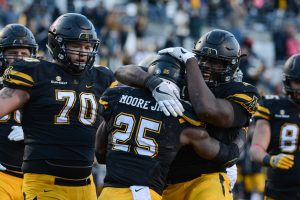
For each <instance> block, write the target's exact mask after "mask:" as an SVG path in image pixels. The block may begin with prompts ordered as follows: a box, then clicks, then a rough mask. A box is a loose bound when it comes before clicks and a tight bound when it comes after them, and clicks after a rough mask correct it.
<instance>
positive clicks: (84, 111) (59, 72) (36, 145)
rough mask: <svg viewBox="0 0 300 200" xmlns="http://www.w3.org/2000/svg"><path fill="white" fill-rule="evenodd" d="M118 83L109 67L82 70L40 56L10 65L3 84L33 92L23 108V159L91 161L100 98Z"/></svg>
mask: <svg viewBox="0 0 300 200" xmlns="http://www.w3.org/2000/svg"><path fill="white" fill-rule="evenodd" d="M115 84H116V81H115V78H114V76H113V73H112V72H111V71H110V70H109V69H108V68H106V67H92V68H89V69H85V70H84V71H83V72H82V73H81V74H80V75H73V74H69V73H67V72H66V71H65V70H64V69H63V68H62V67H60V66H59V65H57V64H55V63H51V62H47V61H44V60H38V59H25V60H19V61H17V62H15V63H14V64H13V66H10V67H8V68H7V69H6V71H5V73H4V86H5V87H8V88H15V89H21V90H25V91H27V92H28V93H29V94H30V100H29V101H28V102H27V103H26V104H25V105H24V106H23V108H22V112H23V113H22V114H23V116H22V127H23V130H24V134H25V151H24V161H34V160H48V159H49V160H61V161H77V163H79V165H80V163H81V162H83V163H92V162H93V159H94V143H95V133H96V130H97V127H98V125H99V121H100V119H99V117H100V116H99V106H98V105H99V104H98V100H99V99H100V96H101V95H102V93H103V92H104V90H105V89H107V88H108V87H111V86H114V85H115ZM24 172H26V171H24Z"/></svg>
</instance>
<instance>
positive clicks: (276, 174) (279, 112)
mask: <svg viewBox="0 0 300 200" xmlns="http://www.w3.org/2000/svg"><path fill="white" fill-rule="evenodd" d="M283 77H284V78H283V85H284V89H285V92H286V95H285V96H275V95H271V96H270V95H266V96H264V97H263V98H262V99H261V102H259V105H258V108H257V111H256V113H255V114H254V119H255V120H257V121H256V127H255V131H254V136H253V139H252V145H251V149H250V150H251V156H252V160H253V161H255V162H257V163H260V164H261V165H263V166H267V167H268V168H267V180H266V184H265V194H264V195H265V199H280V200H286V199H289V200H293V199H300V192H299V191H300V178H299V177H300V156H299V126H300V122H299V112H300V109H299V105H300V95H299V94H300V93H299V91H300V54H296V55H293V56H291V57H290V58H289V59H288V60H287V61H286V63H285V65H284V69H283Z"/></svg>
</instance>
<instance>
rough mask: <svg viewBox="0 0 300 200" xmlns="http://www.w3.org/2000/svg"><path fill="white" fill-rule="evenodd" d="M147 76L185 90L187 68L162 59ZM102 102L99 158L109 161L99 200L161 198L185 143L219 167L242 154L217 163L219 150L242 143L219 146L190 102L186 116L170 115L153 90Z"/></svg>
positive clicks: (118, 91) (129, 91) (124, 91)
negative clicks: (160, 79) (154, 95)
mask: <svg viewBox="0 0 300 200" xmlns="http://www.w3.org/2000/svg"><path fill="white" fill-rule="evenodd" d="M148 72H149V73H150V74H153V75H155V76H158V77H160V78H162V79H163V81H164V82H166V84H167V85H172V86H173V87H175V88H178V90H179V91H182V89H183V85H184V84H185V81H184V79H185V69H184V67H183V66H182V63H181V62H180V61H179V60H177V59H175V58H173V57H171V56H170V55H162V56H159V57H158V58H156V59H155V60H154V61H153V62H152V63H151V64H150V67H149V68H148ZM179 88H181V89H179ZM100 103H101V104H102V105H103V110H102V116H103V117H104V119H105V121H104V122H103V123H102V124H101V126H100V128H99V130H98V135H99V136H98V137H99V138H97V142H98V143H99V144H98V147H97V152H98V154H96V155H97V158H98V161H99V162H100V163H104V162H105V160H106V165H107V175H106V177H105V184H104V189H103V191H102V193H101V195H100V197H99V200H102V199H103V200H110V199H124V200H131V199H132V196H133V199H134V200H140V199H161V194H162V191H163V188H164V186H165V181H166V176H167V172H168V169H169V167H170V164H171V162H172V160H173V159H174V158H175V155H176V153H177V151H178V150H179V148H180V146H181V145H186V144H190V145H191V146H192V147H193V148H194V149H195V152H197V153H198V154H199V155H201V156H203V157H205V158H206V159H210V160H214V162H215V163H216V164H217V165H223V164H228V163H230V162H231V161H232V160H236V159H237V158H238V156H239V153H238V152H235V151H232V152H231V153H232V154H227V157H226V158H225V157H222V159H223V160H218V158H216V159H215V157H216V156H217V154H218V152H219V151H222V152H223V151H228V149H229V151H230V150H232V149H234V148H235V146H237V144H236V143H233V144H231V145H224V146H221V147H220V146H219V142H218V141H217V140H216V139H213V138H211V137H209V136H208V133H207V132H206V131H205V130H204V129H203V128H201V127H203V126H204V125H205V124H204V123H202V122H200V121H199V120H197V118H196V116H195V115H194V114H193V111H192V107H191V106H190V104H189V103H188V102H184V101H182V105H183V106H184V108H185V111H184V112H183V115H182V117H179V118H176V117H167V116H165V115H164V114H163V112H161V110H160V109H159V105H158V103H157V102H156V101H155V99H154V98H153V97H152V96H151V94H150V92H149V91H148V90H144V89H140V88H134V87H128V86H124V87H115V88H112V89H109V90H107V91H106V92H105V93H104V94H103V96H102V98H101V100H100ZM191 124H192V125H193V127H192V125H191ZM196 127H200V128H196ZM244 134H245V133H244V132H242V133H241V135H242V136H243V135H244ZM108 138H109V142H108V150H107V154H106V145H107V141H108ZM235 142H238V141H235ZM224 147H225V148H224ZM142 197H143V198H142Z"/></svg>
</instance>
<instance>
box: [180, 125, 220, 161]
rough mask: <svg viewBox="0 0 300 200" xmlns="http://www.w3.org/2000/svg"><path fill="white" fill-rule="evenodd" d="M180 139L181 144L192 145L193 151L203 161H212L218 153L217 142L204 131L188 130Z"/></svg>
mask: <svg viewBox="0 0 300 200" xmlns="http://www.w3.org/2000/svg"><path fill="white" fill-rule="evenodd" d="M180 137H181V142H182V143H183V144H189V145H192V146H193V149H194V151H195V152H196V153H197V154H198V155H199V156H200V157H202V158H204V159H207V160H212V159H213V158H215V157H216V155H217V154H218V152H219V149H220V147H219V142H218V141H217V140H216V139H214V138H211V137H210V136H209V134H208V133H207V131H206V130H204V129H196V128H188V129H185V130H184V131H183V132H182V133H181V136H180Z"/></svg>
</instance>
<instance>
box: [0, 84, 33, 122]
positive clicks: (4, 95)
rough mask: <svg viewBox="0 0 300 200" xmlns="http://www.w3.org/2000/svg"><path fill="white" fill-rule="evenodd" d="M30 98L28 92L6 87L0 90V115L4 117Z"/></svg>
mask: <svg viewBox="0 0 300 200" xmlns="http://www.w3.org/2000/svg"><path fill="white" fill-rule="evenodd" d="M29 98H30V95H29V93H28V92H26V91H23V90H19V89H12V88H7V87H4V88H2V90H0V117H3V116H5V115H7V114H9V113H11V112H13V111H15V110H17V109H19V108H20V107H22V106H23V105H24V104H25V103H26V102H27V101H28V100H29Z"/></svg>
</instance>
